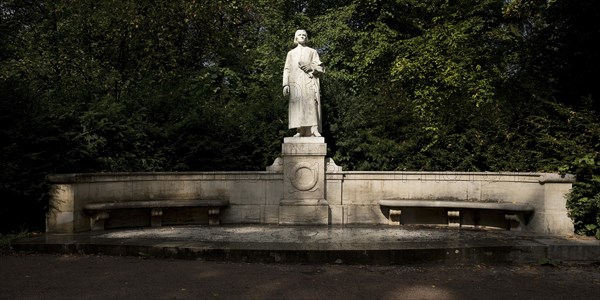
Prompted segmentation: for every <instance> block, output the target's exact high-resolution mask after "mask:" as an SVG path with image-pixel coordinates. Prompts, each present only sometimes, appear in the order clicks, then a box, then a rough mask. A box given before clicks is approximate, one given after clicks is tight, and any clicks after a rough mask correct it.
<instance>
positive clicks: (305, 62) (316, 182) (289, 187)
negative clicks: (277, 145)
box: [279, 30, 329, 225]
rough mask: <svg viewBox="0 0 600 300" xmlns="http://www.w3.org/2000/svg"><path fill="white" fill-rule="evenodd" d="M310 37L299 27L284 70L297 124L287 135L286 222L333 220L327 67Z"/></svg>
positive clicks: (282, 209)
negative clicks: (324, 101) (325, 123)
mask: <svg viewBox="0 0 600 300" xmlns="http://www.w3.org/2000/svg"><path fill="white" fill-rule="evenodd" d="M307 41H308V36H307V33H306V31H305V30H298V31H296V33H295V35H294V43H295V44H296V45H297V46H296V48H294V49H292V50H291V51H289V52H288V54H287V58H286V61H285V66H284V69H283V95H284V96H289V128H295V129H296V134H295V135H294V136H293V137H286V138H284V142H283V145H282V156H283V199H281V202H280V204H279V224H282V225H311V224H328V223H329V205H328V203H327V200H326V198H325V168H326V164H325V156H326V154H327V144H325V139H324V138H323V137H322V136H321V130H322V129H321V123H322V121H321V96H320V88H319V77H320V76H321V74H323V73H324V69H323V64H322V62H321V61H320V60H319V54H318V53H317V51H316V50H315V49H312V48H310V47H308V46H307V45H306V42H307Z"/></svg>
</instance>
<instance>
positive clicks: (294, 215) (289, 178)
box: [279, 137, 329, 225]
mask: <svg viewBox="0 0 600 300" xmlns="http://www.w3.org/2000/svg"><path fill="white" fill-rule="evenodd" d="M282 154H283V155H282V156H283V199H281V201H280V203H279V224H281V225H316V224H322V225H327V224H328V223H329V205H328V203H327V200H326V199H325V167H326V165H325V155H326V154H327V144H325V139H324V138H323V137H289V138H284V142H283V146H282Z"/></svg>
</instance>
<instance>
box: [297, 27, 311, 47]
mask: <svg viewBox="0 0 600 300" xmlns="http://www.w3.org/2000/svg"><path fill="white" fill-rule="evenodd" d="M307 39H308V35H307V34H306V31H304V30H298V31H296V36H295V40H296V42H297V43H298V44H300V45H304V44H306V40H307Z"/></svg>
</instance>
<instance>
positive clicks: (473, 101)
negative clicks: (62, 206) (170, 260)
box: [0, 0, 600, 234]
mask: <svg viewBox="0 0 600 300" xmlns="http://www.w3.org/2000/svg"><path fill="white" fill-rule="evenodd" d="M598 6H599V5H598V4H597V3H596V2H595V1H568V0H554V1H540V0H512V1H501V0H483V1H475V0H472V1H448V0H444V1H443V0H431V1H417V0H326V1H324V0H321V1H317V0H305V1H299V0H294V1H283V0H259V1H250V0H237V1H225V0H222V1H212V0H211V1H209V0H199V1H193V0H177V1H160V0H157V1H134V0H127V1H116V0H103V1H91V0H90V1H66V0H63V1H58V0H56V1H35V0H6V1H3V2H1V3H0V17H1V23H0V35H1V38H0V79H1V80H0V101H1V103H0V105H1V107H2V111H1V112H0V123H1V124H2V126H1V132H0V139H1V140H2V141H3V143H2V146H1V147H2V149H1V156H0V163H1V166H2V173H1V175H0V176H1V178H0V184H1V186H0V192H1V193H0V194H1V195H2V196H1V198H0V199H1V204H0V220H1V221H0V225H1V227H0V229H1V230H0V231H2V232H9V231H14V230H23V229H28V230H42V229H43V226H44V213H45V210H46V209H47V205H48V199H47V196H46V191H47V188H48V187H47V186H46V184H45V183H44V176H45V175H46V174H51V173H71V172H122V171H188V170H191V171H201V170H261V169H263V168H264V167H265V166H266V165H269V164H270V163H271V162H272V161H273V159H274V158H275V157H276V156H277V155H278V153H279V149H280V143H281V139H282V137H283V136H285V135H289V134H290V132H289V131H288V129H287V120H286V116H287V107H286V100H285V99H284V97H283V96H282V95H281V72H282V65H283V60H284V58H285V53H286V52H287V51H288V50H289V49H291V48H292V47H293V44H292V36H293V33H294V31H295V30H296V29H298V28H304V29H306V30H307V31H308V33H309V40H310V42H311V43H312V46H313V47H314V48H316V49H318V51H319V52H320V54H321V58H322V60H323V61H324V62H325V64H326V66H327V75H326V77H325V78H324V80H323V81H322V98H323V100H324V115H325V120H324V121H325V124H324V126H325V132H324V135H325V137H326V140H327V142H328V146H329V153H330V156H332V157H333V158H334V159H335V161H336V162H337V163H338V164H340V165H342V166H343V167H344V168H345V169H347V170H446V171H452V170H456V171H536V172H537V171H549V172H571V173H575V174H577V175H579V181H578V183H576V184H575V188H574V191H573V193H572V194H571V195H570V198H569V207H570V209H571V216H572V217H573V218H574V220H575V225H576V230H577V231H578V232H579V233H584V234H599V232H600V229H599V226H600V225H598V224H600V199H599V197H598V191H599V190H600V188H599V185H600V179H599V178H598V171H599V170H600V166H599V164H600V163H599V162H598V161H600V157H599V155H598V153H599V138H600V129H599V128H600V126H599V125H600V120H599V118H598V116H599V115H598V110H597V106H598V95H599V94H598V88H599V86H600V85H599V84H598V79H597V76H595V72H596V71H597V70H598V67H599V61H598V60H599V56H600V49H599V46H598V43H596V42H595V41H597V40H598V39H599V37H600V36H599V35H600V23H599V22H597V20H598V19H599V17H600V16H599V14H600V9H599V7H598Z"/></svg>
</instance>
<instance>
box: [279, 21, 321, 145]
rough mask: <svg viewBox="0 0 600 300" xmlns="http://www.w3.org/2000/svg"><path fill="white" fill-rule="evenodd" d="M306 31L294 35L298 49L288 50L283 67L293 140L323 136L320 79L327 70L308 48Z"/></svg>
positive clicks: (313, 51) (284, 88)
mask: <svg viewBox="0 0 600 300" xmlns="http://www.w3.org/2000/svg"><path fill="white" fill-rule="evenodd" d="M307 41H308V36H307V34H306V31H305V30H298V31H296V33H295V34H294V44H296V45H297V46H296V48H294V49H293V50H291V51H289V52H288V54H287V58H286V59H285V67H284V68H283V95H284V96H288V95H289V96H290V100H289V101H290V102H289V126H288V128H290V129H291V128H296V130H297V133H296V135H294V137H308V136H321V96H320V93H319V76H320V75H321V74H323V73H324V72H325V71H324V69H323V63H322V62H321V61H320V60H319V54H318V53H317V51H316V50H315V49H312V48H310V47H308V46H306V42H307Z"/></svg>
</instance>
